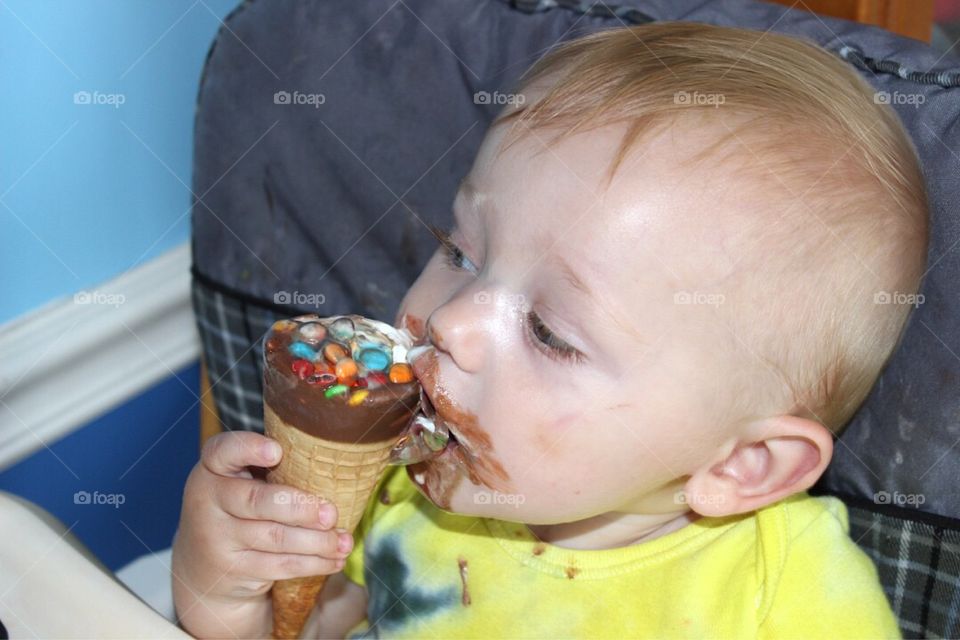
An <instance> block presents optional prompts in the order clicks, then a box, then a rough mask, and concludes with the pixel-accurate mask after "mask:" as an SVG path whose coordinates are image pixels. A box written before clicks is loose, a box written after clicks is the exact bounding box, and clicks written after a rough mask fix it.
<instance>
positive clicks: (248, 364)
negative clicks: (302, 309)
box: [191, 271, 298, 433]
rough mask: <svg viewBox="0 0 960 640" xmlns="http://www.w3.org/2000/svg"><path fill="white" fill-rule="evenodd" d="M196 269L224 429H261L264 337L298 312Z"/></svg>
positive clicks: (196, 306) (197, 309) (205, 344)
mask: <svg viewBox="0 0 960 640" xmlns="http://www.w3.org/2000/svg"><path fill="white" fill-rule="evenodd" d="M211 285H212V283H210V282H209V281H206V280H205V279H204V278H203V276H202V275H200V274H198V273H197V272H196V271H194V277H193V281H192V286H191V297H192V300H193V311H194V315H195V317H196V320H197V329H198V330H199V333H200V342H201V344H202V348H203V359H204V361H205V362H206V365H207V371H208V375H209V377H210V391H211V393H212V394H213V399H214V403H215V404H216V406H217V414H218V415H219V417H220V422H221V424H222V425H223V427H224V428H225V429H228V430H230V431H257V432H259V433H263V365H262V358H263V345H262V340H263V336H264V335H265V334H266V332H267V330H268V329H269V328H270V326H271V325H272V324H273V322H274V321H275V320H276V319H278V318H283V317H289V316H291V315H297V313H298V312H296V311H294V310H291V311H289V312H287V313H283V312H279V311H277V310H274V309H271V308H269V307H268V306H266V305H260V304H256V303H255V302H249V301H247V300H246V299H244V298H242V297H240V296H239V295H235V294H232V293H231V292H229V291H227V290H225V289H224V288H223V287H216V288H215V287H214V286H211Z"/></svg>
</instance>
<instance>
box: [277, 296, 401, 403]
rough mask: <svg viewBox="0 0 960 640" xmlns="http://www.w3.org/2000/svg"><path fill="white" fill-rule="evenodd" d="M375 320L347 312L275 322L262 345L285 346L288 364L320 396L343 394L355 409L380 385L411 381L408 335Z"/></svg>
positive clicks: (282, 347) (330, 396)
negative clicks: (399, 334)
mask: <svg viewBox="0 0 960 640" xmlns="http://www.w3.org/2000/svg"><path fill="white" fill-rule="evenodd" d="M377 324H378V323H374V324H368V323H366V322H361V321H356V322H355V321H354V319H353V318H352V317H348V316H341V317H338V318H336V319H335V320H333V321H332V322H330V321H329V320H326V319H323V318H320V317H319V316H318V315H317V314H307V315H303V316H298V317H296V318H294V319H292V320H278V321H277V322H275V323H273V326H272V332H273V335H271V336H269V337H268V338H267V339H266V341H265V342H264V349H265V350H266V351H269V352H273V351H276V350H277V349H278V348H279V349H284V346H283V345H287V346H286V350H287V351H288V352H289V353H290V355H291V356H293V358H292V361H291V362H290V364H289V366H290V369H291V371H292V372H293V373H294V374H295V375H296V376H297V378H299V379H300V380H302V381H303V382H304V383H305V384H308V385H310V386H314V387H317V392H319V391H320V390H322V391H323V394H324V397H326V398H336V397H338V396H343V398H344V400H345V401H346V402H347V404H348V405H349V406H353V407H355V406H359V405H361V404H363V403H364V401H365V400H366V399H367V398H368V397H369V396H370V393H371V392H372V391H374V390H376V389H379V388H380V387H383V386H386V385H388V384H390V383H394V384H406V383H410V382H413V381H414V379H415V377H414V375H413V368H412V367H411V366H410V365H409V364H408V362H407V361H408V357H409V356H408V351H409V349H410V348H409V346H408V344H409V335H408V336H407V340H408V342H406V343H404V342H402V341H400V340H399V339H397V338H396V337H395V336H394V335H393V334H392V333H390V332H385V330H384V329H381V328H380V327H379V326H376V325H377ZM281 334H287V335H286V336H283V335H281Z"/></svg>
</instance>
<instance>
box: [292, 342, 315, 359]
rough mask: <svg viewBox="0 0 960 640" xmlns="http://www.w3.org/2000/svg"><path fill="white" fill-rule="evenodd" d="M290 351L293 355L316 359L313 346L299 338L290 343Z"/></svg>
mask: <svg viewBox="0 0 960 640" xmlns="http://www.w3.org/2000/svg"><path fill="white" fill-rule="evenodd" d="M290 353H292V354H293V355H294V357H296V358H303V359H304V360H316V359H317V352H316V351H314V350H313V347H311V346H310V345H308V344H307V343H306V342H300V341H299V340H298V341H297V342H293V343H291V344H290Z"/></svg>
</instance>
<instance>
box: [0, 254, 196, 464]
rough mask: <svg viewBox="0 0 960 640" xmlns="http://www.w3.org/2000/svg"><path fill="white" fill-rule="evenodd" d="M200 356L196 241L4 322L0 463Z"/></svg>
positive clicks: (93, 416) (37, 446) (0, 354)
mask: <svg viewBox="0 0 960 640" xmlns="http://www.w3.org/2000/svg"><path fill="white" fill-rule="evenodd" d="M199 355H200V339H199V336H198V335H197V326H196V321H195V320H194V316H193V309H192V308H191V306H190V243H189V242H185V243H183V244H181V245H179V246H177V247H175V248H173V249H171V250H170V251H167V252H166V253H164V254H162V255H160V256H157V257H156V258H153V259H152V260H149V261H147V262H145V263H144V264H141V265H139V266H137V267H135V268H134V269H132V270H130V271H127V272H125V273H123V274H121V275H119V276H117V277H115V278H113V279H112V280H110V281H108V282H104V283H102V284H100V285H98V286H97V287H95V288H92V289H89V290H84V291H78V292H77V293H76V294H74V295H73V296H66V297H64V298H60V299H57V300H53V301H52V302H50V303H49V304H47V305H45V306H43V307H41V308H39V309H36V310H34V311H31V312H29V313H27V314H25V315H23V316H20V317H18V318H14V319H13V320H11V321H10V322H8V323H6V324H4V325H3V326H0V397H2V398H3V402H2V404H0V469H3V468H6V467H8V466H10V465H13V464H16V463H17V462H18V461H20V460H22V459H23V458H26V457H27V456H29V455H30V454H32V453H34V452H35V451H37V450H39V449H41V448H43V447H49V446H50V445H51V444H52V443H53V442H56V441H57V440H59V439H60V438H63V437H65V436H67V435H69V434H71V433H74V432H75V431H76V430H78V429H81V428H83V427H85V426H86V425H88V424H89V423H90V421H92V420H95V419H96V418H98V417H100V416H102V415H103V414H105V413H106V412H108V411H110V410H111V409H114V408H116V407H118V406H120V405H122V404H124V403H125V402H127V401H129V400H130V399H131V398H133V397H135V396H137V395H139V394H140V393H142V392H144V391H146V390H147V389H150V388H151V387H153V386H154V385H156V384H157V383H159V382H161V381H163V380H166V379H167V378H170V376H171V375H173V374H175V373H176V372H178V371H180V370H181V369H182V368H183V367H186V366H187V365H189V364H191V363H193V362H195V361H196V359H197V357H198V356H199Z"/></svg>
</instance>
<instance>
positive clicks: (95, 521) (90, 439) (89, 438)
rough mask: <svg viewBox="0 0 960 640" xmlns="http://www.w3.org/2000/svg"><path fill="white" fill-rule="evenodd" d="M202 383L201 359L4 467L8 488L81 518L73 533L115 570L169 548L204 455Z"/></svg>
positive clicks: (1, 481) (1, 476)
mask: <svg viewBox="0 0 960 640" xmlns="http://www.w3.org/2000/svg"><path fill="white" fill-rule="evenodd" d="M199 389H200V367H199V365H198V364H193V365H190V366H189V367H186V368H185V369H183V370H182V371H178V372H177V373H176V377H170V378H168V379H166V380H164V381H163V382H162V383H160V384H158V385H156V386H155V387H153V388H151V389H149V390H147V391H146V392H145V393H143V394H141V395H140V396H138V397H136V398H134V399H133V400H131V401H130V402H127V403H126V404H124V405H123V406H121V407H118V408H117V409H114V410H113V411H111V412H110V413H108V414H106V415H104V416H103V417H101V418H99V419H97V420H95V421H93V422H91V423H90V424H89V425H87V426H86V427H84V428H83V429H81V430H79V431H77V432H75V433H73V434H71V435H69V436H67V437H66V438H63V439H62V440H60V441H58V442H56V443H52V444H50V448H49V449H41V450H40V451H39V452H38V453H36V454H34V455H33V456H31V457H29V458H27V459H25V460H23V461H22V462H20V463H19V464H16V465H14V466H13V467H10V468H9V469H7V470H5V471H3V472H0V489H2V490H4V491H9V492H11V493H15V494H17V495H19V496H22V497H24V498H27V499H29V500H31V501H33V502H35V503H37V504H39V505H40V506H42V507H43V508H45V509H46V510H47V511H49V512H51V513H52V514H53V515H55V516H57V517H58V518H59V519H60V520H62V521H63V522H64V524H65V525H66V526H67V527H69V526H70V525H72V524H74V523H75V522H76V526H75V527H74V528H73V530H72V532H73V533H75V534H76V535H77V537H78V538H80V540H82V541H83V542H84V543H85V544H86V545H87V546H88V547H90V549H91V550H92V551H93V553H94V554H96V555H97V557H99V558H100V559H101V560H102V561H103V563H104V564H106V565H107V566H108V567H109V568H110V569H112V570H116V569H118V568H119V567H121V566H123V565H124V564H126V563H127V562H129V561H130V560H133V559H134V558H137V557H139V556H141V555H143V554H145V553H147V552H148V548H149V550H159V549H164V548H166V547H169V546H170V541H171V539H172V538H173V534H174V532H175V531H176V528H177V520H178V518H179V514H180V500H181V498H182V496H183V485H184V483H185V482H186V479H187V475H188V474H189V473H190V469H191V468H192V467H193V465H194V464H196V462H197V461H198V460H199V457H200V422H199V421H200V409H199V404H198V403H197V401H196V396H195V395H194V394H198V393H199ZM138 460H139V461H138ZM77 492H87V493H88V494H89V495H90V500H89V502H88V503H84V500H83V498H82V497H80V496H76V494H77ZM94 492H96V495H95V494H94ZM95 502H99V504H95ZM138 538H139V539H138Z"/></svg>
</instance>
